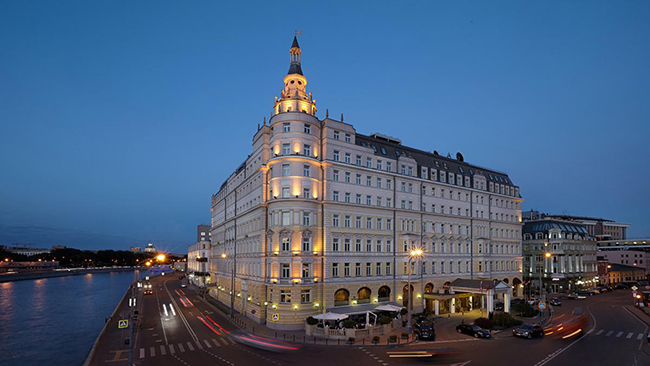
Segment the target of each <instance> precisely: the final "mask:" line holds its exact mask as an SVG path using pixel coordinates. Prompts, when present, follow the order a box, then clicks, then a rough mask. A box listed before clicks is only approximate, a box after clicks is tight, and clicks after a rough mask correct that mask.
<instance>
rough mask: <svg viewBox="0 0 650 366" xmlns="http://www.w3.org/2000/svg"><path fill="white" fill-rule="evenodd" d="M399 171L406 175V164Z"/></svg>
mask: <svg viewBox="0 0 650 366" xmlns="http://www.w3.org/2000/svg"><path fill="white" fill-rule="evenodd" d="M399 172H400V173H401V174H402V175H406V165H402V166H401V168H400V170H399Z"/></svg>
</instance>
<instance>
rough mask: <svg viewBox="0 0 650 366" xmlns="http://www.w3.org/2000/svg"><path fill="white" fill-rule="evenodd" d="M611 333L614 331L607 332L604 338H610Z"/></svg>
mask: <svg viewBox="0 0 650 366" xmlns="http://www.w3.org/2000/svg"><path fill="white" fill-rule="evenodd" d="M612 333H614V331H613V330H610V331H609V332H607V334H605V337H609V336H611V335H612Z"/></svg>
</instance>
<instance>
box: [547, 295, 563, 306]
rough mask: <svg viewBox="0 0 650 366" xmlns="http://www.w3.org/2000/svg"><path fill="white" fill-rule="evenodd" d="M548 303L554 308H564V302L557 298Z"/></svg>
mask: <svg viewBox="0 0 650 366" xmlns="http://www.w3.org/2000/svg"><path fill="white" fill-rule="evenodd" d="M548 303H549V304H550V305H553V306H562V301H560V299H558V298H557V297H554V298H552V299H550V300H548Z"/></svg>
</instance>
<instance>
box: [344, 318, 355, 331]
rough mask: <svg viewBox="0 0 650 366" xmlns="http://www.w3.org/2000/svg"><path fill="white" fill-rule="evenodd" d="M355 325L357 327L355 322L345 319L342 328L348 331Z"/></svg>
mask: <svg viewBox="0 0 650 366" xmlns="http://www.w3.org/2000/svg"><path fill="white" fill-rule="evenodd" d="M355 325H357V322H355V321H354V320H352V319H345V320H344V321H343V328H348V329H350V328H354V326H355Z"/></svg>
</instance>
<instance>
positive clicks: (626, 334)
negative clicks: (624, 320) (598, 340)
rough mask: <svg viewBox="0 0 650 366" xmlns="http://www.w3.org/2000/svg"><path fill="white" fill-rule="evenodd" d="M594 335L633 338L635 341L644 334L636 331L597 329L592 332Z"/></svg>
mask: <svg viewBox="0 0 650 366" xmlns="http://www.w3.org/2000/svg"><path fill="white" fill-rule="evenodd" d="M594 335H596V336H603V337H610V338H621V339H633V340H636V341H640V340H641V339H643V336H644V335H645V334H643V333H636V332H623V331H615V330H606V329H599V330H598V331H597V332H596V333H594Z"/></svg>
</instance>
